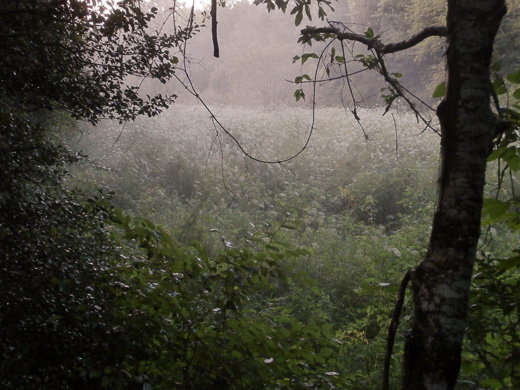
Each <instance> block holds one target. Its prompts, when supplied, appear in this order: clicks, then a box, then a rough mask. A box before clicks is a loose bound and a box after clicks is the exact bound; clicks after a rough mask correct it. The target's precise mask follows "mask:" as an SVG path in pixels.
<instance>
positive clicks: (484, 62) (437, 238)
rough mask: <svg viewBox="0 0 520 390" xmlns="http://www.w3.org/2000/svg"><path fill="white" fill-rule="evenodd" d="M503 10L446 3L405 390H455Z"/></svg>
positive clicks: (476, 0)
mask: <svg viewBox="0 0 520 390" xmlns="http://www.w3.org/2000/svg"><path fill="white" fill-rule="evenodd" d="M505 13H506V5H505V0H448V16H447V27H448V37H447V40H448V50H447V53H446V57H447V84H446V94H445V96H444V100H443V101H442V103H441V104H440V105H439V108H438V111H437V115H438V117H439V120H440V124H441V158H442V163H441V168H440V173H439V182H438V186H439V189H438V200H437V207H436V211H435V216H434V220H433V227H432V233H431V237H430V243H429V247H428V252H427V254H426V258H425V259H424V260H423V261H422V262H421V264H420V265H419V266H418V267H417V269H416V270H415V271H414V273H413V276H412V291H413V299H414V308H415V321H414V325H413V328H412V331H411V333H410V335H409V337H408V340H407V342H406V347H405V357H404V376H403V389H406V390H416V389H429V390H433V389H435V390H444V389H453V388H454V386H455V383H456V380H457V376H458V373H459V370H460V362H461V349H462V339H463V335H464V330H465V327H466V310H467V302H468V295H469V288H470V282H471V274H472V270H473V264H474V261H475V256H476V248H477V243H478V239H479V235H480V215H481V210H482V198H483V191H484V184H485V170H486V159H487V156H488V155H489V153H490V152H491V149H492V141H493V139H494V137H495V136H496V134H497V132H498V130H499V121H498V119H497V118H496V116H495V115H494V114H493V112H492V111H491V107H490V93H491V88H492V87H491V84H490V62H491V55H492V51H493V43H494V38H495V34H496V32H497V30H498V27H499V25H500V22H501V20H502V17H503V16H504V15H505Z"/></svg>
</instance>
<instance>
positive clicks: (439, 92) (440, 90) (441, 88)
mask: <svg viewBox="0 0 520 390" xmlns="http://www.w3.org/2000/svg"><path fill="white" fill-rule="evenodd" d="M445 93H446V83H445V82H444V81H443V82H442V83H440V84H439V85H437V88H435V91H433V94H432V98H440V97H443V96H444V94H445Z"/></svg>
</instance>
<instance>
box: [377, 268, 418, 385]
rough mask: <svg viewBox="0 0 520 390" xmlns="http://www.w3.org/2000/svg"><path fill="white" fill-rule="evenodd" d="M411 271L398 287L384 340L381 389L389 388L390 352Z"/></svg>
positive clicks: (405, 275)
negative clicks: (384, 350) (386, 336)
mask: <svg viewBox="0 0 520 390" xmlns="http://www.w3.org/2000/svg"><path fill="white" fill-rule="evenodd" d="M412 273H413V270H408V271H407V272H406V274H404V277H403V280H402V281H401V285H400V287H399V295H398V296H397V300H396V302H395V308H394V314H393V316H392V321H391V323H390V326H389V328H388V338H387V340H386V353H385V361H384V363H383V389H384V390H388V389H389V388H390V361H391V359H392V350H393V348H394V342H395V334H396V333H397V327H398V326H399V319H400V317H401V309H402V308H403V304H404V296H405V294H406V287H407V286H408V282H410V280H411V278H412Z"/></svg>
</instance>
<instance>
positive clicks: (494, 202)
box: [482, 198, 509, 223]
mask: <svg viewBox="0 0 520 390" xmlns="http://www.w3.org/2000/svg"><path fill="white" fill-rule="evenodd" d="M507 210H509V202H503V201H501V200H498V199H494V198H485V199H484V205H483V207H482V214H483V215H485V216H486V217H487V218H488V219H489V222H488V223H492V222H493V221H494V220H496V219H498V218H500V217H501V216H502V215H504V214H505V213H506V212H507Z"/></svg>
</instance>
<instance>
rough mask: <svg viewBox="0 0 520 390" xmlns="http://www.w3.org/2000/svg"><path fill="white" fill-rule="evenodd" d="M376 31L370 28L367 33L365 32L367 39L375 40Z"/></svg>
mask: <svg viewBox="0 0 520 390" xmlns="http://www.w3.org/2000/svg"><path fill="white" fill-rule="evenodd" d="M374 36H375V35H374V30H372V27H369V28H368V30H367V31H365V37H366V38H374Z"/></svg>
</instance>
